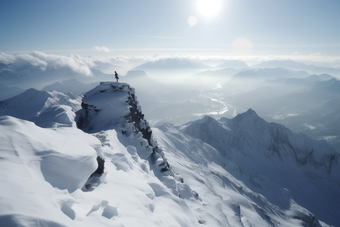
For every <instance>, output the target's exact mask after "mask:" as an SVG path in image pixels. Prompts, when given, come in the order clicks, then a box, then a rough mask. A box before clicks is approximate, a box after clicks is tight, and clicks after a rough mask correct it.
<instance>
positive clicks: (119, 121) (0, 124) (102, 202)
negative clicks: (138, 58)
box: [0, 82, 339, 227]
mask: <svg viewBox="0 0 340 227" xmlns="http://www.w3.org/2000/svg"><path fill="white" fill-rule="evenodd" d="M73 104H76V105H75V106H72V105H73ZM70 106H72V108H71V107H70ZM1 107H2V108H1V112H0V130H1V132H2V133H1V134H0V143H1V146H0V149H1V152H0V171H1V172H2V173H6V174H2V175H1V176H0V185H1V187H0V207H1V209H0V224H2V225H4V226H9V227H12V226H72V227H73V226H328V225H327V224H335V225H336V224H337V223H338V219H337V214H336V211H337V210H338V207H337V206H338V201H339V200H338V196H337V195H338V194H339V186H338V185H339V175H338V173H339V165H338V155H335V154H334V153H332V150H331V149H330V148H329V147H328V146H327V144H325V143H322V142H318V141H314V140H311V139H309V138H308V137H305V136H302V135H296V134H294V133H292V132H290V131H289V130H288V129H285V128H284V127H283V126H281V125H276V124H274V126H273V124H268V123H266V122H265V121H263V120H262V119H261V118H259V117H258V116H257V115H256V113H255V112H254V111H252V110H249V111H248V112H246V113H244V114H241V115H238V116H237V117H235V118H233V119H231V120H229V119H221V120H220V121H219V122H218V121H216V120H214V119H212V118H210V117H204V118H203V119H201V120H199V121H196V122H192V123H189V124H186V125H183V126H180V127H175V126H173V125H170V124H165V125H163V126H162V127H160V128H150V126H149V124H148V122H147V121H146V120H145V119H144V115H143V113H142V110H141V106H140V105H139V103H138V100H137V96H136V94H135V90H134V89H133V88H132V87H130V86H129V85H128V84H126V83H115V82H102V83H101V84H100V85H98V86H97V87H95V88H94V89H92V90H91V91H89V92H87V93H86V94H85V95H84V97H83V99H82V100H81V107H80V100H79V99H77V98H76V99H73V98H72V97H70V96H66V95H63V94H62V93H60V92H55V91H54V92H47V91H36V90H34V89H30V90H28V91H26V92H25V93H23V94H22V95H19V96H16V97H13V98H12V99H11V101H8V100H6V102H4V103H1ZM29 108H32V111H28V110H29ZM59 108H61V109H64V110H65V111H64V113H66V114H60V113H59V112H58V111H56V110H58V109H59ZM51 109H52V110H55V111H51ZM26 111H28V112H26ZM68 113H72V114H71V115H68ZM8 115H16V116H8ZM37 117H38V118H40V120H45V124H43V127H44V128H41V127H39V126H37V125H38V124H37V122H38V121H36V119H37ZM20 118H21V119H20ZM65 120H69V121H70V122H71V124H62V123H59V124H52V123H51V124H47V122H56V121H57V122H63V121H65ZM32 121H33V122H34V123H35V124H34V123H33V122H32ZM268 125H269V126H268ZM195 128H196V129H197V130H195ZM200 130H203V131H200ZM189 134H191V136H190V135H189ZM272 134H273V135H274V136H273V137H271V135H272ZM200 135H203V136H202V138H200ZM194 137H197V138H194ZM218 138H220V139H222V140H223V141H222V140H218ZM287 141H288V142H290V143H288V142H287ZM216 145H217V146H216ZM224 145H225V146H224ZM227 145H228V146H229V147H227ZM267 145H268V146H269V147H267ZM261 148H263V149H261ZM265 148H266V149H265ZM304 148H305V149H304ZM221 149H224V150H221ZM311 150H313V152H311ZM294 158H295V159H294ZM294 160H297V161H296V162H294ZM276 165H277V168H276ZM260 170H262V171H260ZM266 170H267V171H266ZM252 171H254V172H252ZM285 171H287V172H285ZM268 172H269V173H268ZM267 173H268V174H267ZM274 176H276V177H279V178H280V180H278V179H274ZM290 178H292V180H291V179H290ZM287 182H288V183H287ZM291 182H293V183H294V184H293V183H291ZM315 182H318V183H319V185H318V186H316V187H314V186H315ZM295 183H296V185H295ZM304 184H305V185H304ZM302 185H303V186H307V188H305V189H303V188H302ZM284 186H287V187H284ZM311 186H313V187H311ZM293 190H296V191H293ZM302 193H305V195H301V194H302ZM323 193H325V194H323ZM327 193H328V194H327ZM315 195H317V196H318V198H314V196H315ZM332 196H333V201H330V198H331V197H332ZM307 198H309V201H308V202H306V200H307ZM301 205H302V206H301ZM327 205H328V206H329V207H327ZM331 208H333V209H334V210H331ZM321 209H324V211H320V210H321ZM327 212H328V213H327ZM320 220H322V221H320ZM323 221H324V222H323ZM326 223H327V224H326Z"/></svg>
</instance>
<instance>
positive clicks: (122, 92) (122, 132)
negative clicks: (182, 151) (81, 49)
mask: <svg viewBox="0 0 340 227" xmlns="http://www.w3.org/2000/svg"><path fill="white" fill-rule="evenodd" d="M81 105H82V108H83V109H81V110H79V111H78V112H77V117H76V122H77V125H78V127H79V128H80V129H82V130H84V131H85V132H89V133H93V135H95V136H97V137H98V138H100V139H101V140H102V141H103V142H104V144H105V143H106V142H105V138H107V136H108V135H106V132H107V131H110V130H115V131H116V132H117V134H118V138H119V140H120V142H121V143H122V144H123V145H125V146H129V145H131V144H134V145H135V146H136V147H139V148H140V147H141V149H137V151H138V150H139V151H140V152H137V153H138V155H139V156H140V157H141V158H142V159H144V160H148V161H149V162H150V165H151V166H154V167H152V168H156V169H157V171H156V173H155V175H156V176H157V177H158V178H159V179H160V180H161V181H162V182H163V183H164V184H165V185H166V186H167V187H169V188H170V189H171V190H172V192H173V193H174V194H175V195H177V196H181V190H180V189H179V188H178V185H177V183H178V182H177V180H176V179H177V178H176V176H175V174H174V173H173V172H172V170H171V167H170V165H169V163H168V161H167V159H166V158H165V156H164V153H163V151H162V150H161V149H160V148H159V147H158V146H157V142H156V141H155V140H154V139H153V136H152V130H151V128H150V126H149V123H148V122H147V121H146V120H145V119H144V115H143V114H142V108H141V106H140V105H139V103H138V101H137V96H136V95H135V89H134V88H132V87H130V85H129V84H126V83H116V82H101V83H100V85H98V86H97V87H95V88H94V89H92V90H91V91H89V92H87V93H86V94H85V95H84V98H83V102H82V104H81ZM137 144H138V145H137ZM169 177H170V178H169ZM171 178H172V179H171ZM178 179H181V177H179V178H178ZM180 181H182V180H180ZM188 188H189V187H188ZM186 193H187V192H186ZM190 193H191V194H192V195H193V197H198V195H196V194H197V193H195V192H191V190H190V192H189V194H190Z"/></svg>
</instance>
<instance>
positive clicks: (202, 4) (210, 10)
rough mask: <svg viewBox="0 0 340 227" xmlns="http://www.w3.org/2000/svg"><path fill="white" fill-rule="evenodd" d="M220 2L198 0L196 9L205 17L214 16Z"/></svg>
mask: <svg viewBox="0 0 340 227" xmlns="http://www.w3.org/2000/svg"><path fill="white" fill-rule="evenodd" d="M221 3H222V0H198V9H199V10H200V12H201V13H202V14H203V15H204V16H206V17H211V16H213V15H215V14H216V13H217V12H218V11H219V9H220V8H221Z"/></svg>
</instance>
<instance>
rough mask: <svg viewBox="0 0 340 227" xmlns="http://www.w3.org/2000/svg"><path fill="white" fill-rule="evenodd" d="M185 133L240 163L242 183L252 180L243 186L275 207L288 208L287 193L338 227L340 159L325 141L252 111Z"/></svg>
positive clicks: (200, 122) (205, 122)
mask: <svg viewBox="0 0 340 227" xmlns="http://www.w3.org/2000/svg"><path fill="white" fill-rule="evenodd" d="M181 130H182V131H183V132H184V133H186V134H188V135H190V136H192V137H194V138H198V139H200V140H202V141H204V142H206V143H208V144H210V145H211V146H213V147H214V148H216V149H217V150H218V151H219V152H221V154H222V155H223V156H224V157H225V159H226V160H227V161H228V162H233V163H235V164H236V165H237V166H238V172H239V174H238V176H239V179H240V180H242V179H244V175H245V176H247V177H249V180H248V182H247V181H245V180H243V182H244V183H245V184H246V185H247V186H248V187H250V188H251V189H252V190H254V191H256V192H258V193H261V194H262V195H263V196H264V197H266V198H267V199H268V200H269V201H270V202H271V203H273V204H275V205H277V206H279V207H280V208H284V207H287V205H288V204H287V201H285V199H284V198H285V196H284V194H285V193H286V195H288V194H289V195H290V197H291V198H293V199H294V200H295V201H296V202H297V203H298V204H299V205H302V206H304V207H305V208H307V209H308V210H310V211H311V212H313V214H314V215H316V216H317V217H318V218H320V219H321V220H325V221H326V220H327V222H328V223H332V224H334V225H336V224H337V223H339V222H340V219H339V218H338V217H337V215H336V213H337V211H338V210H339V209H340V200H339V198H340V197H339V194H338V193H339V191H340V187H339V185H340V184H339V183H340V174H339V173H340V165H339V157H340V154H339V153H337V152H335V151H334V150H333V149H332V148H331V147H330V146H329V145H328V144H327V143H326V142H325V141H316V140H312V139H310V138H308V137H307V136H305V135H303V134H295V133H293V132H292V131H290V130H289V129H287V128H285V127H284V126H282V125H279V124H276V123H267V122H266V121H264V120H263V119H261V118H260V117H259V116H258V115H257V114H256V113H255V111H253V110H251V109H250V110H248V111H247V112H245V113H243V114H239V115H237V116H236V117H235V118H233V119H227V118H221V119H220V120H219V121H217V120H215V119H213V118H211V117H208V116H206V117H204V118H203V119H201V120H198V121H195V122H192V123H189V124H188V125H185V127H183V128H182V129H181ZM225 165H229V164H228V163H225ZM226 169H230V167H226ZM235 177H237V176H235ZM274 185H275V187H278V188H280V190H279V189H274V188H273V187H274ZM276 193H278V194H276ZM280 193H283V194H281V195H280ZM312 198H313V199H312Z"/></svg>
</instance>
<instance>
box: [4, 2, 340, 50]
mask: <svg viewBox="0 0 340 227" xmlns="http://www.w3.org/2000/svg"><path fill="white" fill-rule="evenodd" d="M339 12H340V1H339V0H322V1H321V0H222V4H221V8H220V9H219V11H218V12H217V13H216V14H215V15H213V16H211V17H205V16H204V15H203V14H202V12H200V10H199V9H198V7H197V0H100V1H88V0H81V1H80V0H79V1H78V0H77V1H76V0H72V1H64V0H58V1H52V0H44V1H36V0H30V1H26V0H21V1H18V0H10V1H4V0H0V28H1V34H0V52H4V53H21V52H30V51H42V52H46V53H53V54H68V53H77V54H82V55H96V54H97V55H100V54H110V55H115V54H167V53H171V54H174V53H176V54H199V55H204V54H222V55H223V54H226V55H228V54H229V55H230V54H235V55H237V54H248V55H249V54H250V55H251V54H252V55H290V54H303V55H310V54H315V53H317V54H322V55H327V56H339V55H340V13H339ZM190 16H192V17H195V18H196V19H197V23H196V24H195V25H194V26H190V25H189V23H188V19H189V17H190ZM243 46H245V48H243ZM96 47H97V49H96ZM98 47H100V48H102V47H105V48H107V49H106V50H110V52H100V51H98V50H103V49H100V48H98ZM105 48H104V49H105Z"/></svg>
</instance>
